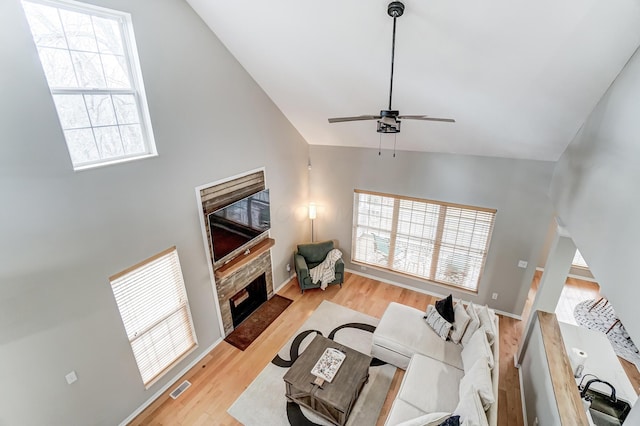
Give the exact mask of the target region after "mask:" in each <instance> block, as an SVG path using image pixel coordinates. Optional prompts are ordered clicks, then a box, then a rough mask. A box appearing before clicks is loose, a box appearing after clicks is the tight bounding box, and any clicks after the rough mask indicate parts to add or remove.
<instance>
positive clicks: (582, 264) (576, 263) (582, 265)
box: [571, 250, 589, 269]
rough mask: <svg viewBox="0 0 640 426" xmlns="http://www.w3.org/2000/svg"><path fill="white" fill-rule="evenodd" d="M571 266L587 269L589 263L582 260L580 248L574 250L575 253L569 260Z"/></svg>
mask: <svg viewBox="0 0 640 426" xmlns="http://www.w3.org/2000/svg"><path fill="white" fill-rule="evenodd" d="M571 264H572V266H576V267H578V268H584V269H589V265H587V261H586V260H584V257H582V254H581V253H580V250H576V254H575V255H574V256H573V261H572V262H571Z"/></svg>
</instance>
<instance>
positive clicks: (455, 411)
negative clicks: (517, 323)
mask: <svg viewBox="0 0 640 426" xmlns="http://www.w3.org/2000/svg"><path fill="white" fill-rule="evenodd" d="M458 303H461V302H458ZM463 311H464V312H463ZM478 311H482V312H483V313H484V315H482V316H483V319H484V321H482V322H483V323H482V324H480V322H481V321H480V320H479V318H478V315H477V313H478ZM472 312H473V313H476V315H470V316H471V317H473V318H471V319H472V320H473V319H474V318H475V320H474V322H473V323H472V321H471V320H469V321H467V324H466V325H465V326H464V327H465V328H466V330H461V329H460V328H461V327H460V325H459V326H458V327H457V328H456V324H455V322H456V321H458V318H459V315H458V313H460V317H464V316H465V315H467V313H472ZM487 313H488V315H487ZM455 319H456V321H454V323H453V327H452V329H453V330H452V331H451V334H452V335H453V334H454V333H456V334H457V335H458V337H459V336H463V337H462V339H461V343H454V342H453V341H452V340H451V339H450V338H447V340H444V339H443V338H442V337H441V336H440V335H438V334H437V333H436V331H434V329H433V328H432V327H430V326H429V325H428V324H427V322H426V321H425V312H424V311H422V310H420V309H416V308H413V307H410V306H406V305H402V304H399V303H395V302H391V303H390V304H389V306H388V307H387V309H386V311H385V312H384V314H383V316H382V318H381V320H380V323H379V324H378V327H377V328H376V330H375V332H374V334H373V345H372V350H371V355H372V356H374V357H376V358H378V359H381V360H383V361H385V362H387V363H390V364H393V365H395V366H397V367H399V368H401V369H405V370H406V371H405V375H404V379H403V381H402V384H401V385H400V389H399V391H398V395H397V397H396V399H395V400H394V402H393V405H392V407H391V410H390V413H389V416H388V417H387V420H386V423H385V425H386V426H395V425H403V426H405V425H406V426H412V425H423V424H429V425H431V424H439V423H437V422H436V423H429V422H428V420H429V419H434V418H437V416H435V415H433V414H434V413H440V414H441V416H440V418H446V417H447V416H446V415H447V414H451V415H460V421H461V424H462V425H464V426H467V425H468V426H476V425H479V426H484V425H489V426H496V425H497V418H498V373H499V372H498V370H499V353H500V351H499V333H498V327H499V321H498V318H497V316H496V315H495V313H494V312H493V311H492V310H490V309H488V308H487V307H476V306H474V305H473V304H467V305H466V306H465V305H464V304H461V305H460V306H456V316H455ZM464 322H465V321H464V318H462V319H461V320H460V323H464ZM489 328H491V330H489ZM467 331H468V332H469V333H468V334H466V332H467ZM491 335H492V336H491ZM456 340H458V339H457V338H456ZM489 340H492V342H491V344H490V343H489ZM465 348H466V349H465ZM479 348H480V349H479ZM483 351H488V352H487V353H486V354H483V353H482V352H483ZM489 358H492V359H489ZM485 359H486V361H483V360H485ZM485 362H486V366H485ZM465 376H467V378H466V379H465ZM483 379H484V380H483ZM479 405H480V406H479Z"/></svg>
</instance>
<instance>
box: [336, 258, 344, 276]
mask: <svg viewBox="0 0 640 426" xmlns="http://www.w3.org/2000/svg"><path fill="white" fill-rule="evenodd" d="M336 272H342V273H343V274H344V261H343V260H342V259H338V260H336Z"/></svg>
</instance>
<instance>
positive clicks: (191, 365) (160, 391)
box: [120, 337, 223, 426]
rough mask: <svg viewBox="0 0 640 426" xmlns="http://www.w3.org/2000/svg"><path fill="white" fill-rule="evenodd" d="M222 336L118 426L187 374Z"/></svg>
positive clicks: (125, 422) (137, 413) (124, 423)
mask: <svg viewBox="0 0 640 426" xmlns="http://www.w3.org/2000/svg"><path fill="white" fill-rule="evenodd" d="M222 340H223V338H222V337H221V338H219V339H218V340H216V341H215V342H213V344H212V345H211V346H209V347H208V348H207V349H205V350H204V351H203V352H202V354H200V356H198V357H197V358H196V359H194V360H193V361H191V362H190V363H189V365H187V366H186V367H185V368H183V369H182V370H181V371H180V372H179V373H178V374H176V375H175V376H174V377H173V379H171V380H170V381H169V382H168V383H167V384H166V385H164V386H163V387H162V388H161V389H160V390H158V392H156V393H155V394H153V396H152V397H151V398H149V399H148V400H146V401H145V402H144V403H143V404H142V405H141V406H140V407H138V408H137V409H136V410H135V411H134V412H133V413H131V414H130V415H129V417H127V418H126V419H124V420H123V421H122V422H121V423H120V426H125V425H127V424H129V423H130V422H132V421H133V419H135V418H136V417H138V416H139V415H140V413H142V412H143V411H144V410H145V409H146V408H147V407H148V406H150V405H151V404H153V402H154V401H155V400H156V399H158V398H160V396H162V394H163V393H165V392H166V391H167V389H169V388H170V387H171V386H173V385H175V384H176V382H177V381H178V380H179V379H180V377H182V376H184V375H185V374H187V372H188V371H189V370H191V369H192V368H193V367H194V366H195V365H196V364H197V363H199V362H200V361H201V360H202V358H204V357H205V356H207V355H208V354H209V352H211V351H212V350H213V348H215V347H216V346H218V345H219V344H220V343H221V342H222Z"/></svg>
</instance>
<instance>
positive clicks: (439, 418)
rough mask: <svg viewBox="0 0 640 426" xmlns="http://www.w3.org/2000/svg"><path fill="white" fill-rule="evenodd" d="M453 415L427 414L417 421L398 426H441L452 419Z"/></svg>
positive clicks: (408, 421) (398, 425)
mask: <svg viewBox="0 0 640 426" xmlns="http://www.w3.org/2000/svg"><path fill="white" fill-rule="evenodd" d="M450 416H451V413H427V414H423V415H422V416H419V417H416V418H415V419H411V420H407V421H404V422H402V423H398V424H397V425H396V426H440V425H441V424H444V423H442V422H443V421H447V420H448V418H450Z"/></svg>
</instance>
